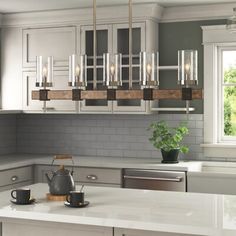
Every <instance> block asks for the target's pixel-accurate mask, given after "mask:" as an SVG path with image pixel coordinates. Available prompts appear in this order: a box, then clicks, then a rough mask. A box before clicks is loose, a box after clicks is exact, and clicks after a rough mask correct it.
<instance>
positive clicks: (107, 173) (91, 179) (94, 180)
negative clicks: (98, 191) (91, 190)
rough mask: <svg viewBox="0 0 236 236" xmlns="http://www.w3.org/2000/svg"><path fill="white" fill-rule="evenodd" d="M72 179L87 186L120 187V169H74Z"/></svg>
mask: <svg viewBox="0 0 236 236" xmlns="http://www.w3.org/2000/svg"><path fill="white" fill-rule="evenodd" d="M74 179H75V181H78V183H84V184H89V185H96V186H112V187H121V180H122V177H121V169H113V168H93V167H76V168H75V171H74Z"/></svg>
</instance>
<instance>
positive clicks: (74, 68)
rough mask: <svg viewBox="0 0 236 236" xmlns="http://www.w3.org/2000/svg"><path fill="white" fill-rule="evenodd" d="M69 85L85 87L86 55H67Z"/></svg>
mask: <svg viewBox="0 0 236 236" xmlns="http://www.w3.org/2000/svg"><path fill="white" fill-rule="evenodd" d="M68 84H69V86H72V87H75V88H80V89H85V87H86V86H87V56H86V55H81V56H77V55H75V54H73V55H71V56H70V57H69V83H68Z"/></svg>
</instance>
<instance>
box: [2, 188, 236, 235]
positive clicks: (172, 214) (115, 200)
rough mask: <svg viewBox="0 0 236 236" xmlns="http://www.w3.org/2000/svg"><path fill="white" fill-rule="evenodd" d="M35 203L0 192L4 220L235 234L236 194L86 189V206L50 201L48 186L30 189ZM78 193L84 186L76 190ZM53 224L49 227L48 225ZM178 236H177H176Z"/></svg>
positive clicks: (192, 232)
mask: <svg viewBox="0 0 236 236" xmlns="http://www.w3.org/2000/svg"><path fill="white" fill-rule="evenodd" d="M30 188H31V190H32V195H33V196H34V197H35V198H36V199H37V201H36V203H35V204H33V205H27V206H18V205H14V204H12V203H10V202H9V200H10V191H5V192H1V193H0V199H1V202H0V220H1V221H2V222H3V226H4V223H5V222H6V223H7V222H9V221H10V222H11V223H14V222H16V223H17V222H18V223H19V222H22V223H24V225H25V227H27V224H28V222H29V220H34V221H37V222H39V224H42V227H43V225H44V224H47V223H48V222H50V224H52V223H65V224H67V223H68V224H80V225H81V224H82V225H88V226H89V225H94V226H104V227H118V228H124V229H136V230H148V231H155V232H169V233H176V234H177V233H179V234H186V235H211V236H213V235H214V236H215V235H227V236H231V235H232V236H233V235H234V236H235V235H236V208H235V202H236V196H227V195H214V194H199V193H181V192H168V191H166V192H165V191H151V190H134V189H119V188H106V187H89V186H88V187H86V188H85V189H84V191H85V200H87V201H89V202H90V205H89V206H87V207H85V208H77V209H75V208H68V207H66V206H64V202H50V201H47V200H46V199H45V194H46V193H47V191H48V186H47V185H46V184H35V185H32V186H30ZM77 188H78V189H79V186H77ZM47 225H48V224H47ZM174 235H175V234H174Z"/></svg>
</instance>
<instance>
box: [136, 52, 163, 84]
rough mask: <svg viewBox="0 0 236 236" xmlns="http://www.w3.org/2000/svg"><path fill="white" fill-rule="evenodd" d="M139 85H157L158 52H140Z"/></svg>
mask: <svg viewBox="0 0 236 236" xmlns="http://www.w3.org/2000/svg"><path fill="white" fill-rule="evenodd" d="M139 56H140V70H139V77H140V85H141V86H143V87H145V88H148V87H149V88H152V87H157V86H158V85H159V69H158V67H159V53H158V52H157V53H148V52H140V55H139Z"/></svg>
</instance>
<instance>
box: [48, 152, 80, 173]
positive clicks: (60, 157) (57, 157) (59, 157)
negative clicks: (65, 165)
mask: <svg viewBox="0 0 236 236" xmlns="http://www.w3.org/2000/svg"><path fill="white" fill-rule="evenodd" d="M56 160H71V162H72V171H71V175H73V172H74V165H75V163H74V160H73V158H72V155H67V154H59V155H55V156H54V157H53V160H52V164H51V166H53V164H54V161H56Z"/></svg>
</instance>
